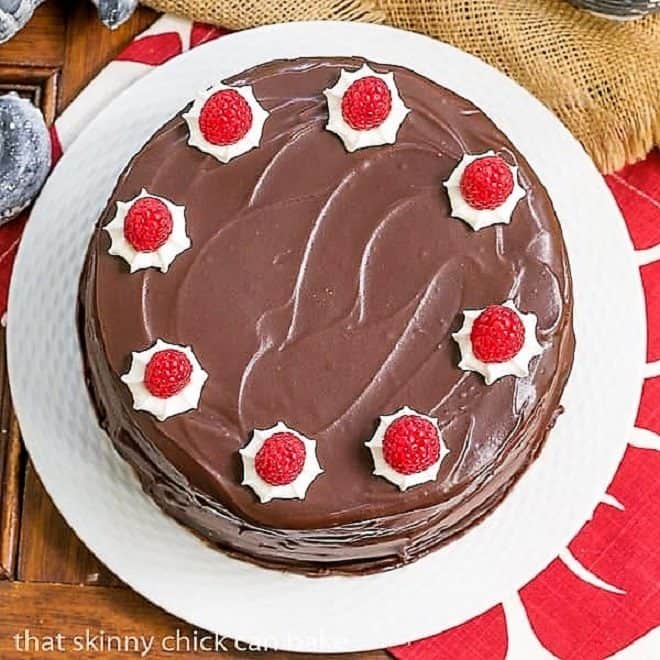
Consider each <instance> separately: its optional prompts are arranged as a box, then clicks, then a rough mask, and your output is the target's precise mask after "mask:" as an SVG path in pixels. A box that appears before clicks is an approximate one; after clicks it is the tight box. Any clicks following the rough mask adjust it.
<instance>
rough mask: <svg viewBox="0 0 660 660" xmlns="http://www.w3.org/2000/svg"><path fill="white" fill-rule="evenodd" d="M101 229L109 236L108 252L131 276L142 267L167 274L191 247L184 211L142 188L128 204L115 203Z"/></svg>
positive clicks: (181, 207) (180, 207) (182, 208)
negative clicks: (125, 264)
mask: <svg viewBox="0 0 660 660" xmlns="http://www.w3.org/2000/svg"><path fill="white" fill-rule="evenodd" d="M103 229H104V230H105V231H107V232H108V234H109V235H110V241H111V243H110V248H109V249H108V253H109V254H112V255H116V256H118V257H121V258H122V259H124V260H125V261H126V263H127V264H128V265H129V267H130V270H131V273H134V272H135V271H138V270H141V269H142V268H158V269H160V270H161V271H162V272H163V273H166V272H167V270H168V269H169V267H170V266H171V265H172V262H173V261H174V259H175V258H176V257H177V256H178V255H179V254H181V253H182V252H184V251H185V250H187V249H188V248H189V247H190V245H191V241H190V238H189V237H188V235H187V234H186V214H185V208H184V207H183V206H178V205H177V204H174V203H173V202H171V201H170V200H168V199H166V198H165V197H160V196H158V195H152V194H151V193H149V192H148V191H147V190H146V189H145V188H143V189H142V191H141V192H140V194H139V195H138V196H137V197H134V198H133V199H131V200H129V201H127V202H121V201H118V202H117V206H116V212H115V215H114V217H113V218H112V220H111V221H110V222H109V223H108V224H107V225H106V226H105V227H103Z"/></svg>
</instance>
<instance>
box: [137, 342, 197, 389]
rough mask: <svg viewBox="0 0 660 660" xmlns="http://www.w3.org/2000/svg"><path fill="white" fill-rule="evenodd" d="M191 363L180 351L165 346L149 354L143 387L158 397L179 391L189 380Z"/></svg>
mask: <svg viewBox="0 0 660 660" xmlns="http://www.w3.org/2000/svg"><path fill="white" fill-rule="evenodd" d="M191 375H192V364H190V360H189V359H188V358H187V357H186V354H185V353H183V352H182V351H177V350H175V349H173V348H167V349H165V350H164V351H158V352H157V353H154V354H153V355H152V356H151V359H150V360H149V363H148V364H147V368H146V369H145V371H144V385H145V387H146V388H147V389H148V390H149V392H151V394H153V395H154V396H157V397H158V398H159V399H167V398H169V397H171V396H174V395H175V394H176V393H177V392H180V391H181V390H182V389H183V388H184V387H185V386H186V385H187V384H188V383H189V382H190V376H191Z"/></svg>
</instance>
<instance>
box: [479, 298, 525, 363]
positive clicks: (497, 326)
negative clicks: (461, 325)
mask: <svg viewBox="0 0 660 660" xmlns="http://www.w3.org/2000/svg"><path fill="white" fill-rule="evenodd" d="M470 341H471V342H472V352H473V353H474V355H475V357H476V358H477V359H478V360H481V361H482V362H506V361H507V360H510V359H511V358H512V357H513V356H514V355H516V354H517V353H518V352H519V351H520V349H521V348H522V346H523V344H524V343H525V326H524V325H523V324H522V321H521V320H520V318H519V316H518V314H516V313H515V312H514V311H513V310H512V309H509V308H508V307H504V306H503V305H490V307H486V309H485V310H484V311H483V312H481V314H480V315H479V316H478V317H477V318H476V319H475V321H474V324H473V325H472V332H471V333H470Z"/></svg>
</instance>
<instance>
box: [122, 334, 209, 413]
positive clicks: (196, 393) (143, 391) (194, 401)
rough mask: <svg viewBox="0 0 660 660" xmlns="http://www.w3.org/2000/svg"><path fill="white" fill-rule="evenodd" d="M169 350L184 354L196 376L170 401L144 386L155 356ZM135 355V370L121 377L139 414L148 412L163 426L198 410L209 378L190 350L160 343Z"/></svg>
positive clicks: (161, 341) (133, 357)
mask: <svg viewBox="0 0 660 660" xmlns="http://www.w3.org/2000/svg"><path fill="white" fill-rule="evenodd" d="M167 349H174V350H177V351H181V352H182V353H183V354H184V355H185V356H186V357H187V358H188V360H189V361H190V364H191V365H192V373H191V375H190V381H189V382H188V384H187V385H186V386H185V387H184V388H183V389H182V390H181V391H180V392H177V393H176V394H174V395H173V396H170V397H167V398H160V397H157V396H154V395H153V394H152V393H151V392H149V390H148V389H147V387H146V385H145V384H144V373H145V370H146V368H147V365H148V364H149V360H151V358H152V356H153V355H154V354H155V353H158V352H159V351H164V350H167ZM131 355H132V360H131V368H130V369H129V371H128V373H127V374H125V375H123V376H122V377H121V380H122V382H124V383H126V385H128V389H130V391H131V394H132V395H133V408H135V410H146V411H147V412H149V413H151V414H152V415H153V416H154V417H156V419H158V420H159V421H161V422H162V421H164V420H165V419H167V418H168V417H172V416H173V415H178V414H179V413H183V412H186V411H188V410H192V409H194V408H197V406H198V404H199V398H200V396H201V393H202V387H203V386H204V383H205V382H206V379H207V378H208V374H207V373H206V372H205V371H204V369H202V367H201V365H200V364H199V361H198V360H197V358H196V357H195V354H194V353H193V352H192V349H191V348H190V346H179V345H178V344H170V343H168V342H166V341H163V340H162V339H158V340H157V341H156V343H155V344H154V345H153V346H151V348H148V349H147V350H145V351H137V352H134V353H132V354H131Z"/></svg>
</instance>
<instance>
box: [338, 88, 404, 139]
mask: <svg viewBox="0 0 660 660" xmlns="http://www.w3.org/2000/svg"><path fill="white" fill-rule="evenodd" d="M391 109H392V95H391V94H390V90H389V89H388V87H387V85H386V84H385V82H384V81H383V80H381V79H380V78H376V76H366V77H364V78H360V79H359V80H356V81H355V82H354V83H353V84H351V86H350V87H349V88H348V89H347V90H346V92H345V93H344V96H343V98H342V100H341V114H342V116H343V117H344V120H345V121H346V123H347V124H348V125H349V126H350V127H351V128H354V129H356V130H358V131H364V130H366V129H369V128H375V127H376V126H380V125H381V124H382V123H383V122H384V121H385V120H386V119H387V115H389V114H390V110H391Z"/></svg>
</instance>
